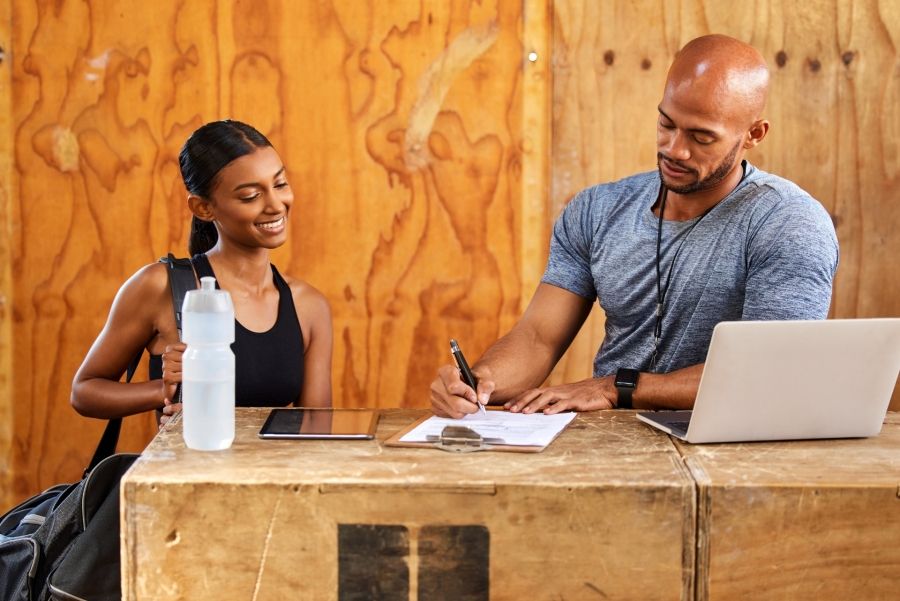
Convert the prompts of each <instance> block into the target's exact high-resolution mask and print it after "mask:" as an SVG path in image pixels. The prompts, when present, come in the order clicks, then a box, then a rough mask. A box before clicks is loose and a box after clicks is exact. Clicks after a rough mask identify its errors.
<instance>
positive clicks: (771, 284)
mask: <svg viewBox="0 0 900 601" xmlns="http://www.w3.org/2000/svg"><path fill="white" fill-rule="evenodd" d="M767 194H768V195H778V192H776V191H775V190H770V191H769V192H768V193H767ZM747 246H748V249H747V284H746V286H747V288H746V292H745V297H744V311H743V315H742V317H741V319H743V320H753V321H762V320H779V319H825V318H826V317H827V316H828V308H829V306H830V304H831V291H832V281H833V279H834V273H835V271H836V270H837V265H838V242H837V236H836V235H835V232H834V225H833V224H832V222H831V217H830V216H829V215H828V213H827V212H826V211H825V209H824V208H823V207H822V205H821V204H819V203H818V202H817V201H815V200H814V199H813V198H811V197H810V196H808V195H796V197H794V198H791V199H790V202H777V203H773V206H772V208H771V209H770V210H769V211H767V212H766V213H765V214H764V215H762V216H761V218H760V219H759V220H758V222H757V223H753V224H752V225H751V227H750V235H749V239H748V245H747Z"/></svg>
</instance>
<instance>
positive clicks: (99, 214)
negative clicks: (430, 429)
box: [0, 0, 550, 498]
mask: <svg viewBox="0 0 900 601" xmlns="http://www.w3.org/2000/svg"><path fill="white" fill-rule="evenodd" d="M11 6H12V7H13V11H14V15H13V25H14V35H13V39H14V52H13V60H14V71H13V73H14V78H15V85H14V87H13V91H12V107H13V109H12V120H13V124H14V136H15V155H14V171H15V174H14V175H15V181H16V183H17V186H18V189H17V194H16V200H15V201H14V202H12V203H11V210H12V215H11V219H12V223H13V230H14V233H13V236H12V238H11V247H12V248H11V253H12V256H13V264H12V287H13V290H14V294H13V298H14V307H13V309H14V311H13V312H14V316H15V318H14V326H13V333H14V339H15V353H14V354H13V357H12V373H13V376H14V381H13V382H14V383H13V389H12V392H13V397H14V398H16V399H18V401H17V402H15V403H13V404H12V405H13V406H12V407H10V406H9V403H3V407H4V408H3V410H4V411H10V412H11V414H12V415H13V416H14V422H15V435H14V440H13V445H12V468H13V470H14V474H15V477H14V482H13V486H12V489H11V491H12V492H11V497H13V498H20V497H22V496H24V495H26V494H31V493H33V492H34V491H35V490H37V489H40V488H42V487H44V486H48V485H51V484H54V483H57V482H60V481H66V480H73V479H75V478H77V477H78V476H79V475H80V473H81V470H82V469H83V467H84V465H85V463H86V462H87V460H88V459H89V457H90V453H91V452H92V450H93V445H94V444H95V443H96V441H97V439H98V437H99V434H100V431H101V429H102V426H103V424H102V423H101V422H98V421H96V420H88V419H85V418H81V417H79V416H78V415H77V414H75V412H74V411H73V410H72V409H71V407H70V406H69V393H70V386H71V381H72V377H73V375H74V373H75V371H76V370H77V368H78V366H79V364H80V363H81V361H82V359H83V357H84V355H85V353H86V351H87V349H88V348H89V346H90V344H91V343H92V341H93V339H94V338H95V336H96V335H97V333H98V332H99V331H100V329H101V327H102V326H103V323H104V321H105V319H106V315H107V313H108V310H109V307H110V304H111V302H112V299H113V297H114V295H115V293H116V291H117V289H118V288H119V286H120V285H121V284H122V283H123V282H124V281H125V279H126V278H128V277H129V276H130V275H131V274H132V273H134V272H135V271H136V270H137V269H138V268H139V267H140V266H142V265H145V264H147V263H149V262H152V261H155V260H156V259H157V258H158V257H159V256H162V255H165V254H166V253H167V252H173V253H175V254H176V255H178V256H185V255H186V254H187V248H186V242H187V236H188V223H189V220H188V218H189V213H188V210H187V207H186V204H185V196H186V193H185V191H184V188H183V185H182V183H181V180H180V175H179V170H178V163H177V153H178V151H179V148H180V146H181V144H182V143H183V142H184V140H185V139H186V137H187V135H188V134H189V133H190V132H191V131H192V130H193V129H195V128H196V127H198V126H199V125H201V124H202V123H204V122H207V121H210V120H214V119H219V118H225V117H231V118H235V119H240V120H243V121H246V122H248V123H251V124H253V125H255V126H256V127H257V128H258V129H260V130H261V131H262V132H263V133H264V134H266V135H267V136H268V137H269V139H270V140H271V141H272V142H273V144H274V145H275V147H276V149H277V150H278V151H279V152H280V154H281V157H282V159H283V160H284V162H285V165H286V166H287V173H288V177H289V178H290V181H291V182H292V184H293V188H294V191H295V194H296V196H297V201H296V203H295V206H294V211H293V215H292V223H291V225H290V227H291V235H290V239H289V241H288V243H287V244H286V245H285V246H284V247H283V248H281V249H279V250H278V251H276V252H275V253H273V262H274V263H275V264H277V265H278V266H279V267H280V268H281V269H282V270H283V271H285V272H287V273H290V274H291V275H293V276H296V277H299V278H302V279H305V280H307V281H309V282H310V283H312V284H313V285H315V286H316V287H318V288H319V289H320V290H322V291H323V292H324V293H325V294H326V295H327V296H328V298H329V300H330V303H331V307H332V312H333V315H334V326H335V354H334V390H335V398H334V402H335V404H336V405H339V406H351V407H354V406H378V407H397V406H406V407H425V406H427V405H428V396H429V390H428V385H429V384H430V382H431V380H432V379H433V376H434V374H435V372H436V369H437V367H438V366H439V365H440V364H442V363H446V362H447V361H448V359H449V357H450V356H449V339H450V338H451V337H455V338H458V339H459V340H460V341H461V343H462V344H463V345H464V348H466V351H467V352H468V353H469V355H470V356H471V357H472V358H473V359H474V358H477V357H478V356H479V355H481V353H483V352H484V350H485V349H486V348H487V347H488V346H489V345H490V344H491V343H492V342H493V341H494V340H496V338H497V337H498V336H499V335H501V334H502V333H503V332H505V331H506V330H508V329H509V328H510V327H512V325H513V324H514V323H515V321H516V319H517V318H518V316H519V314H520V309H521V305H522V303H523V299H524V302H527V297H528V296H530V294H531V293H532V292H533V290H534V287H535V286H536V285H537V281H538V279H539V277H540V273H541V268H540V267H539V265H540V263H541V262H543V260H544V257H545V256H546V238H547V233H546V225H547V215H546V208H547V207H546V202H545V201H544V197H545V196H546V189H547V173H548V169H547V164H548V163H547V160H548V156H549V155H548V149H547V147H546V144H547V140H548V133H549V127H548V116H549V97H550V96H549V91H550V90H549V81H550V78H549V73H548V67H549V59H550V57H549V55H548V53H547V49H548V48H549V23H550V19H549V14H550V13H549V9H548V6H549V5H548V3H547V2H544V1H533V2H531V1H530V2H528V3H527V4H525V5H523V3H522V2H521V0H483V1H480V2H471V0H434V1H424V2H420V1H418V0H415V1H412V0H400V1H394V2H381V1H374V0H372V1H368V2H312V1H308V2H307V1H303V2H298V1H288V0H283V1H279V0H271V1H268V2H256V1H253V2H250V1H241V0H237V1H233V2H232V1H219V2H216V1H214V0H197V1H191V2H181V1H178V0H158V1H154V2H151V3H134V2H129V1H117V0H60V1H59V2H35V1H33V0H13V1H12V2H11ZM524 6H527V7H528V11H527V13H528V14H524V13H523V7H524ZM526 36H527V38H526ZM526 46H527V47H528V48H529V49H538V50H539V51H540V52H541V55H540V58H539V60H537V61H527V60H524V59H523V51H524V49H525V48H526ZM526 94H528V95H530V96H531V97H532V98H533V99H534V100H532V101H531V102H530V103H529V107H530V108H529V111H528V112H526V111H524V109H523V106H524V102H523V97H524V95H526ZM526 169H527V171H528V174H530V175H526V173H525V171H526ZM535 195H538V198H537V201H536V202H535V201H534V199H533V197H534V196H535ZM523 207H525V208H524V209H523ZM523 227H527V228H530V230H529V231H532V232H535V233H536V234H537V235H534V236H531V235H529V236H527V239H528V243H526V244H523V234H522V228H523ZM534 240H538V241H539V242H537V243H535V242H534ZM536 265H537V266H538V267H536V268H535V266H536ZM142 373H144V374H146V371H145V367H142ZM154 431H155V426H154V424H153V420H152V417H150V416H139V417H134V418H129V419H127V420H126V422H125V431H124V434H123V440H122V443H121V444H120V449H123V450H140V449H141V448H142V447H143V446H144V444H146V442H147V441H148V440H149V438H150V437H152V435H153V434H154ZM2 441H3V438H2V437H0V443H2ZM4 473H5V474H8V473H9V472H8V471H6V470H4Z"/></svg>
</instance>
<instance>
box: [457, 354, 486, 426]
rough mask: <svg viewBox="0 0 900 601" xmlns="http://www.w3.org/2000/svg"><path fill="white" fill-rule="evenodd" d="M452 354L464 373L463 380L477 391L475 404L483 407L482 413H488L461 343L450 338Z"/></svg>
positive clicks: (460, 370) (480, 407)
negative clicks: (482, 402) (480, 400)
mask: <svg viewBox="0 0 900 601" xmlns="http://www.w3.org/2000/svg"><path fill="white" fill-rule="evenodd" d="M450 354H452V355H453V358H454V359H455V360H456V366H457V367H458V368H459V373H460V374H462V379H463V382H465V383H466V384H468V385H469V387H470V388H471V389H472V390H474V391H475V399H476V400H475V404H476V405H478V408H479V409H481V412H482V413H485V414H486V413H487V412H486V411H485V410H484V405H482V404H481V403H479V402H478V388H477V386H478V382H476V381H475V376H473V375H472V370H471V369H469V364H468V363H466V358H465V357H463V354H462V351H461V350H459V343H457V342H456V340H450Z"/></svg>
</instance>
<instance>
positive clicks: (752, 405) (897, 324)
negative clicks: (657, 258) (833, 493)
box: [637, 319, 900, 443]
mask: <svg viewBox="0 0 900 601" xmlns="http://www.w3.org/2000/svg"><path fill="white" fill-rule="evenodd" d="M898 373H900V319H833V320H825V321H736V322H722V323H720V324H719V325H717V326H716V329H715V330H714V331H713V337H712V342H710V345H709V352H708V353H707V357H706V365H705V366H704V368H703V376H702V377H701V379H700V389H699V391H698V392H697V400H696V402H695V403H694V410H693V411H666V412H659V413H638V414H637V417H638V419H640V420H643V421H645V422H647V423H648V424H650V425H652V426H655V427H657V428H659V429H660V430H663V431H665V432H668V433H669V434H672V435H673V436H676V437H678V438H680V439H682V440H686V441H687V442H693V443H703V442H743V441H754V440H800V439H808V438H856V437H865V436H874V435H876V434H878V432H880V431H881V424H882V423H883V422H884V415H885V413H886V412H887V408H888V404H889V403H890V400H891V393H892V392H893V390H894V385H895V384H896V383H897V375H898Z"/></svg>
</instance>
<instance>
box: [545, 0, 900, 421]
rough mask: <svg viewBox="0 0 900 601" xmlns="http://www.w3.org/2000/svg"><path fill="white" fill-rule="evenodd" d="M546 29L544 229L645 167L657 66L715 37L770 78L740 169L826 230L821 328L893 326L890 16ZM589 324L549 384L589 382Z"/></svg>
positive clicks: (646, 5) (842, 3)
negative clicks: (776, 179)
mask: <svg viewBox="0 0 900 601" xmlns="http://www.w3.org/2000/svg"><path fill="white" fill-rule="evenodd" d="M553 26H554V36H553V45H554V56H553V60H554V67H553V75H554V82H553V143H552V149H553V150H552V174H553V176H552V192H551V210H550V216H551V219H555V217H556V216H557V215H558V213H559V211H560V210H561V208H562V207H563V206H564V205H565V204H566V203H567V202H568V201H569V200H570V199H571V198H572V197H573V196H574V195H575V194H576V193H577V192H578V191H579V190H581V189H583V188H585V187H587V186H590V185H594V184H597V183H600V182H607V181H613V180H617V179H620V178H622V177H625V176H627V175H631V174H633V173H638V172H642V171H649V170H653V169H655V168H656V160H655V156H656V147H655V134H654V132H655V130H654V127H655V119H656V106H657V103H658V102H659V99H660V98H661V96H662V89H663V84H664V82H665V75H666V71H667V69H668V66H669V65H670V64H671V61H672V59H673V58H674V55H675V53H676V52H677V51H678V50H679V49H680V48H681V47H682V46H683V45H684V44H685V43H686V42H688V41H689V40H691V39H693V38H695V37H697V36H700V35H704V34H707V33H724V34H727V35H731V36H734V37H736V38H738V39H741V40H743V41H745V42H747V43H749V44H751V45H753V46H754V47H755V48H757V49H758V50H759V51H760V52H761V53H762V55H763V56H764V57H765V58H766V60H767V61H768V63H769V68H770V70H771V72H772V86H771V93H770V95H769V102H768V105H767V108H766V110H765V113H764V116H765V117H766V118H768V119H769V120H770V121H771V124H772V127H771V132H770V134H769V137H768V138H767V139H766V140H765V141H764V142H763V143H762V144H761V145H760V147H759V148H758V149H756V150H754V151H752V152H751V153H750V154H749V155H748V159H749V160H750V161H751V162H752V163H753V164H754V165H756V166H757V167H760V168H761V169H763V170H765V171H769V172H771V173H775V174H777V175H780V176H782V177H785V178H787V179H789V180H791V181H793V182H795V183H797V184H798V185H799V186H801V187H802V188H804V189H805V190H807V191H808V192H809V193H810V194H812V195H813V196H814V197H815V198H816V199H818V200H819V201H820V202H822V204H823V205H824V206H825V208H826V209H827V210H828V211H829V213H831V215H832V218H833V220H834V222H835V226H836V229H837V234H838V239H839V242H840V247H841V262H840V267H839V269H838V272H837V275H836V278H835V284H834V296H833V299H832V308H831V312H830V314H831V316H832V317H838V318H849V317H896V316H900V271H898V270H897V268H896V257H897V256H898V254H900V237H898V236H897V235H896V231H897V227H898V225H900V185H898V183H900V56H898V52H897V50H896V49H897V48H900V5H898V4H897V3H896V2H889V1H878V0H860V1H851V0H837V1H833V0H803V1H800V2H798V1H787V0H784V1H782V0H776V1H773V2H750V3H733V2H732V3H729V2H713V1H703V0H693V1H690V2H674V1H664V2H658V1H656V0H636V1H634V2H610V1H606V2H594V1H592V0H555V2H554V22H553ZM591 320H592V321H591V322H589V324H588V327H586V328H584V329H583V330H582V332H581V334H579V338H578V339H576V342H575V343H574V344H573V347H572V349H571V350H570V352H569V353H568V354H567V355H566V356H565V357H564V358H563V360H562V361H561V362H560V364H559V365H558V366H557V369H556V371H555V372H554V374H553V376H551V382H556V381H571V378H572V377H573V376H575V375H576V374H579V375H580V377H589V376H590V372H591V358H592V356H593V354H594V353H595V352H596V350H597V348H598V347H599V340H602V336H603V333H602V322H603V319H602V312H601V311H600V310H599V308H597V309H595V311H594V314H593V315H592V317H591ZM891 407H892V408H893V409H900V392H898V391H895V393H894V398H893V401H892V404H891Z"/></svg>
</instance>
